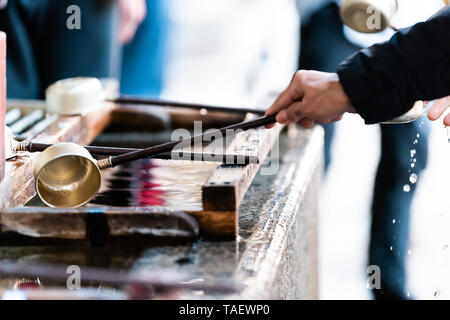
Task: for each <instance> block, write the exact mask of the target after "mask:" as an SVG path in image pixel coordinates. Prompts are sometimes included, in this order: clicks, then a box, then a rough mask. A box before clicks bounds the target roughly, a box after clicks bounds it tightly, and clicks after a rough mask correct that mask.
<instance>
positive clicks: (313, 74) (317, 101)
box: [266, 70, 355, 128]
mask: <svg viewBox="0 0 450 320" xmlns="http://www.w3.org/2000/svg"><path fill="white" fill-rule="evenodd" d="M346 112H352V113H354V112H355V109H354V108H353V107H352V105H351V102H350V99H349V98H348V96H347V95H346V94H345V92H344V90H343V88H342V85H341V83H340V82H339V77H338V76H337V74H335V73H326V72H318V71H306V70H301V71H298V72H297V73H296V74H295V75H294V77H293V78H292V80H291V83H290V84H289V86H288V87H287V89H286V90H284V91H283V92H282V93H281V94H280V95H279V97H278V98H277V99H276V100H275V102H274V103H273V104H272V106H271V107H270V108H269V109H268V110H267V111H266V116H269V115H272V114H275V113H278V115H277V118H276V119H277V122H279V123H281V124H291V123H294V122H299V123H300V124H301V125H302V126H303V127H305V128H311V127H313V126H314V124H315V123H316V122H317V123H321V124H324V123H331V122H335V121H339V120H341V119H342V116H343V114H344V113H346ZM272 126H273V125H271V126H267V127H268V128H270V127H272Z"/></svg>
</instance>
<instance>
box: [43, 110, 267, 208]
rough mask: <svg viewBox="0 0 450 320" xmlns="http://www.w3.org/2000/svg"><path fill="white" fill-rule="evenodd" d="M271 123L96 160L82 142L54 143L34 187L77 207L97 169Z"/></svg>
mask: <svg viewBox="0 0 450 320" xmlns="http://www.w3.org/2000/svg"><path fill="white" fill-rule="evenodd" d="M271 123H275V115H272V116H268V117H262V118H258V119H256V120H252V121H248V122H242V123H238V124H234V125H231V126H227V127H224V128H221V129H218V130H211V131H208V132H207V133H204V134H202V135H198V136H193V137H191V138H188V139H180V140H178V141H173V142H167V143H164V144H161V145H157V146H154V147H150V148H147V149H142V150H137V151H134V152H130V153H126V154H123V155H119V156H114V157H108V158H106V159H102V160H98V161H96V160H95V159H94V158H93V157H92V156H91V154H90V153H89V151H88V150H87V149H86V148H84V147H82V146H79V145H77V144H74V143H60V144H56V145H53V146H51V147H49V148H47V149H45V151H44V152H42V153H41V154H40V156H39V159H38V161H37V162H36V164H35V168H34V175H35V177H36V184H35V186H36V191H37V194H38V196H39V198H40V199H41V200H42V201H43V202H44V203H45V204H46V205H48V206H50V207H79V206H82V205H84V204H86V203H87V202H89V201H90V200H91V199H92V198H93V197H94V196H95V195H96V194H97V192H98V190H99V189H100V185H101V175H100V170H103V169H106V168H111V167H115V166H118V165H121V164H125V163H128V162H131V161H135V160H139V159H143V158H147V157H150V156H153V155H157V154H160V153H164V152H170V151H172V150H173V149H174V148H177V147H178V146H180V145H183V146H185V145H186V143H193V142H196V141H200V142H203V141H212V139H215V138H216V137H218V136H222V137H224V136H226V135H234V134H236V132H237V131H245V130H248V129H252V128H258V127H260V126H264V125H267V124H271Z"/></svg>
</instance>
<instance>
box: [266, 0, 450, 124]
mask: <svg viewBox="0 0 450 320" xmlns="http://www.w3.org/2000/svg"><path fill="white" fill-rule="evenodd" d="M330 54H332V53H330ZM449 94H450V8H446V9H444V10H442V11H440V12H439V13H438V14H437V15H435V16H433V17H432V18H431V19H429V20H428V21H426V22H422V23H419V24H416V25H415V26H413V27H411V28H409V29H404V30H402V31H400V32H398V33H397V34H396V35H394V36H393V37H392V39H391V40H390V41H388V42H385V43H382V44H378V45H375V46H372V47H370V48H368V49H364V50H361V51H359V52H358V53H356V54H355V55H353V56H352V57H350V58H349V59H347V60H346V61H345V62H343V63H342V64H341V65H340V66H339V68H338V71H337V74H335V73H323V72H316V71H306V70H301V71H299V72H297V73H296V74H295V76H294V77H293V79H292V81H291V83H290V84H289V86H288V88H287V89H286V90H285V91H283V92H282V93H281V94H280V96H279V97H278V98H277V99H276V100H275V102H274V103H273V105H272V106H271V107H270V108H269V109H268V110H267V112H266V115H271V114H275V113H278V116H277V121H278V122H280V123H282V124H289V123H293V122H300V123H301V124H302V125H303V126H305V127H310V126H312V125H314V123H315V122H319V123H328V122H333V121H336V120H339V119H340V118H341V117H342V115H343V114H344V113H346V112H357V113H359V114H360V115H361V117H363V118H364V120H365V122H366V123H367V124H371V123H378V122H383V121H387V120H391V119H393V118H395V117H397V116H400V115H402V114H404V113H406V112H407V111H408V110H409V109H410V108H412V106H413V104H414V102H415V101H417V100H433V99H436V98H441V97H445V96H448V95H449Z"/></svg>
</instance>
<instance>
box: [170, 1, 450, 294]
mask: <svg viewBox="0 0 450 320" xmlns="http://www.w3.org/2000/svg"><path fill="white" fill-rule="evenodd" d="M299 1H301V0H299ZM399 2H400V12H399V14H398V16H397V17H396V20H395V24H396V26H399V27H404V26H407V25H410V24H412V23H414V22H417V21H421V20H425V19H426V18H428V17H429V16H430V15H431V14H432V13H433V12H435V11H436V10H437V9H438V8H439V7H441V6H442V4H441V1H440V0H400V1H399ZM171 19H172V22H173V23H174V30H173V35H172V43H171V47H172V52H173V56H172V58H171V61H170V63H169V66H168V68H167V72H166V81H165V83H166V86H165V89H164V92H163V96H166V97H171V98H179V99H182V100H185V101H186V100H191V101H198V102H209V103H215V104H222V105H227V104H235V105H255V104H258V103H259V102H260V101H261V99H262V93H263V92H267V91H281V90H282V89H283V88H284V87H285V86H286V85H287V83H288V82H289V80H290V78H291V76H292V74H293V72H294V71H295V68H296V65H297V55H298V52H297V51H298V43H299V40H298V34H299V21H298V16H297V13H296V7H295V3H294V1H291V0H214V1H211V0H190V1H186V0H174V1H173V5H172V7H171ZM347 32H348V35H349V37H350V38H352V40H353V41H355V42H358V43H365V44H370V43H373V42H375V41H380V40H384V39H386V37H388V36H389V31H387V32H386V33H385V34H382V35H379V36H373V37H372V38H370V37H369V38H367V37H363V38H362V37H360V36H359V35H358V34H355V33H352V32H349V31H347ZM425 121H428V120H425ZM441 123H442V122H436V123H433V124H432V133H431V136H430V153H429V164H428V169H427V170H426V171H425V172H424V173H423V174H422V175H421V176H420V177H419V182H418V189H417V192H416V195H417V196H416V198H415V201H414V204H413V211H412V224H411V240H410V254H409V255H408V291H409V292H410V294H411V296H413V297H415V298H419V299H449V298H450V249H448V247H447V245H450V205H449V198H450V197H449V195H450V192H449V190H450V189H449V185H450V170H449V167H450V166H449V164H450V144H449V143H448V142H447V134H446V131H445V129H444V128H443V126H442V124H441ZM379 141H380V133H379V128H378V126H365V125H364V124H363V121H362V120H361V119H360V118H359V117H358V116H347V117H345V119H344V120H343V121H342V122H341V123H340V124H339V125H338V128H337V133H336V136H335V139H334V143H333V149H332V159H333V160H332V163H331V167H330V170H329V173H328V175H327V177H326V179H325V180H324V184H323V188H322V194H321V203H320V297H321V298H322V299H368V298H370V295H369V292H368V290H367V289H366V279H367V275H366V273H365V270H366V256H367V247H368V234H369V224H370V203H371V197H372V187H373V182H374V175H375V170H376V166H377V164H378V160H379V156H380V147H379ZM411 145H412V141H411Z"/></svg>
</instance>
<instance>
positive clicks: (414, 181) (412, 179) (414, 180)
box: [409, 173, 419, 184]
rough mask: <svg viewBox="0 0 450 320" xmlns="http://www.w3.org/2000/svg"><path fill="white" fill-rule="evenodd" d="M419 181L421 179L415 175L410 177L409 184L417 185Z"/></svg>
mask: <svg viewBox="0 0 450 320" xmlns="http://www.w3.org/2000/svg"><path fill="white" fill-rule="evenodd" d="M417 179H419V177H418V176H417V174H415V173H413V174H412V175H410V176H409V182H411V183H412V184H415V183H416V182H417Z"/></svg>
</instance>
